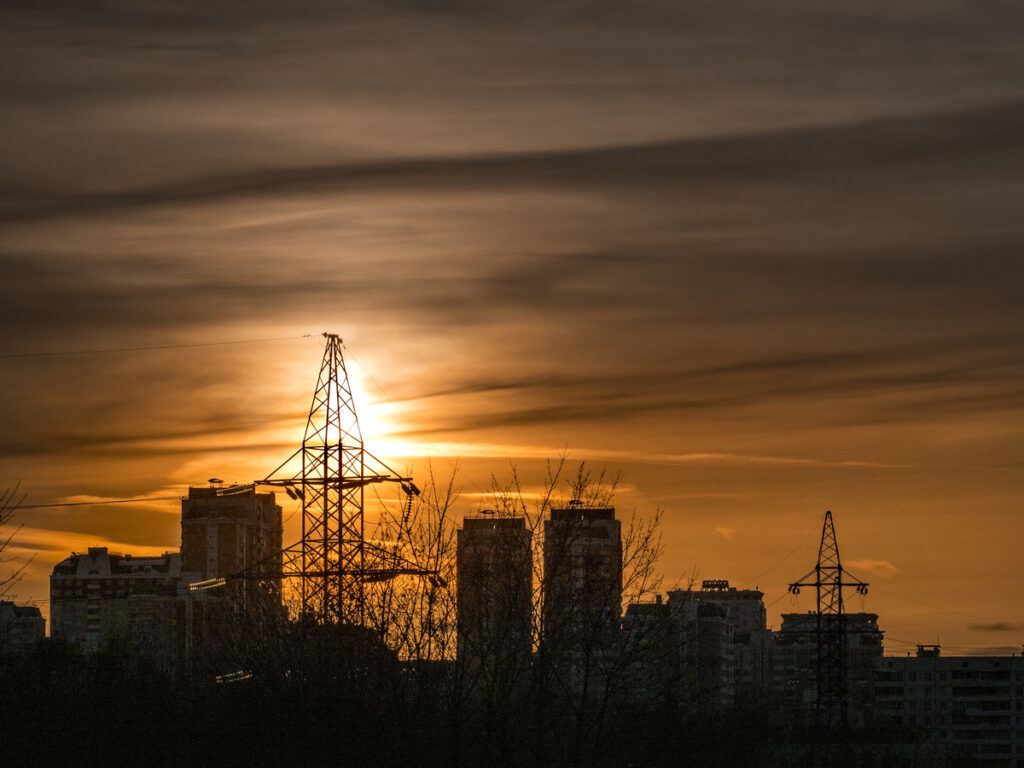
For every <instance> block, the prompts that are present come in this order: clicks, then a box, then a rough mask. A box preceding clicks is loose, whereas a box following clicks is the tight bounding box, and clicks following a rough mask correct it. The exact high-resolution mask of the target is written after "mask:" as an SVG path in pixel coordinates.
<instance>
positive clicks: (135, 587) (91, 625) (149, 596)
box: [50, 547, 184, 663]
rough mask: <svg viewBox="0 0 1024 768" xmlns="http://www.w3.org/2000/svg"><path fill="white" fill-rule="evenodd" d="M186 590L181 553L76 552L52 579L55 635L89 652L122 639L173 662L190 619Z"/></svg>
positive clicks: (96, 549)
mask: <svg viewBox="0 0 1024 768" xmlns="http://www.w3.org/2000/svg"><path fill="white" fill-rule="evenodd" d="M183 587H184V584H183V580H182V572H181V555H180V554H179V553H177V552H166V553H164V554H163V555H159V556H157V557H134V556H132V555H121V554H115V553H112V552H109V551H108V550H107V548H106V547H90V548H89V551H88V552H87V553H84V554H77V553H72V555H71V556H70V557H68V558H65V559H64V560H62V561H61V562H59V563H57V565H55V566H54V568H53V573H52V574H51V575H50V622H51V624H50V635H51V636H52V637H53V638H55V639H58V640H63V641H65V642H68V643H70V644H72V645H75V646H78V647H79V648H81V649H82V650H85V651H97V650H99V649H100V648H101V647H103V645H104V644H105V643H108V642H110V641H115V640H116V641H119V642H124V643H126V644H127V645H129V646H130V647H131V648H133V649H137V650H139V651H141V652H145V653H147V654H150V655H153V656H154V657H158V658H161V659H164V660H166V661H167V662H168V663H171V662H172V661H173V658H174V655H175V652H176V647H177V644H178V638H179V636H180V632H179V630H180V624H181V622H182V621H183V620H184V603H183V600H182V599H181V596H182V591H183Z"/></svg>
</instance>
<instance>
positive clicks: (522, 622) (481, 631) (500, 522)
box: [456, 515, 533, 678]
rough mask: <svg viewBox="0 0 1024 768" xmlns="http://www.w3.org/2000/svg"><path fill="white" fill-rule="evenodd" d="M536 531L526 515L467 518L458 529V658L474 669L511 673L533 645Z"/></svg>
mask: <svg viewBox="0 0 1024 768" xmlns="http://www.w3.org/2000/svg"><path fill="white" fill-rule="evenodd" d="M532 537H533V536H532V533H531V532H530V531H529V530H527V528H526V520H525V519H524V518H522V517H495V516H493V515H489V516H486V517H483V516H481V517H467V518H465V519H464V520H463V523H462V529H461V530H459V531H458V532H457V555H456V567H457V580H456V589H457V596H456V600H457V611H458V614H457V617H458V645H457V657H458V660H459V661H460V662H463V663H465V664H467V665H469V666H470V667H471V668H472V671H473V672H474V673H484V672H486V674H487V675H488V676H489V677H492V678H493V676H495V675H499V676H503V677H508V676H510V675H512V676H514V675H517V674H519V673H521V672H522V671H523V670H524V669H525V667H526V666H527V665H528V664H529V661H530V653H531V651H532V647H533V621H532V606H533V557H532V551H531V546H530V543H531V540H532Z"/></svg>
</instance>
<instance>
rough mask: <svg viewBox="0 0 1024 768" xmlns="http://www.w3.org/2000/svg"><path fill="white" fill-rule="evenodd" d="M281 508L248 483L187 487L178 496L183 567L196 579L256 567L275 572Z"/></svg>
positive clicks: (271, 496) (278, 558)
mask: <svg viewBox="0 0 1024 768" xmlns="http://www.w3.org/2000/svg"><path fill="white" fill-rule="evenodd" d="M281 550H282V525H281V507H279V506H278V505H277V504H275V503H274V494H273V493H256V491H255V489H254V488H253V486H251V485H243V486H230V487H227V488H216V487H209V488H189V489H188V497H187V498H184V499H182V500H181V561H182V563H181V564H182V570H183V571H184V572H186V573H188V574H196V576H197V580H200V581H204V580H206V579H216V578H223V577H226V576H231V575H233V574H237V573H240V572H242V571H245V570H246V569H256V568H259V569H261V570H262V571H263V572H265V573H268V574H280V572H281V562H282V560H281Z"/></svg>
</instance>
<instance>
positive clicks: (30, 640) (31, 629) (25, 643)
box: [0, 600, 46, 653]
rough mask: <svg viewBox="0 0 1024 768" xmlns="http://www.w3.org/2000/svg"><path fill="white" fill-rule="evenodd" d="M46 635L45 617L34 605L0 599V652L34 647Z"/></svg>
mask: <svg viewBox="0 0 1024 768" xmlns="http://www.w3.org/2000/svg"><path fill="white" fill-rule="evenodd" d="M44 637H46V619H44V618H43V614H42V612H41V611H40V610H39V608H37V607H36V606H34V605H15V604H14V603H12V602H10V601H8V600H0V653H4V652H11V651H20V650H28V649H31V648H34V647H35V646H36V644H37V643H39V641H41V640H42V639H43V638H44Z"/></svg>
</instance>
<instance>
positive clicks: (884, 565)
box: [846, 560, 900, 579]
mask: <svg viewBox="0 0 1024 768" xmlns="http://www.w3.org/2000/svg"><path fill="white" fill-rule="evenodd" d="M846 564H847V565H849V566H852V567H853V568H856V569H857V570H860V571H867V572H868V573H871V574H874V575H875V576H880V577H882V578H884V579H889V578H892V577H893V576H895V575H896V574H898V573H899V572H900V570H899V568H897V567H896V566H895V565H893V564H892V563H890V562H889V561H888V560H847V561H846Z"/></svg>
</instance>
